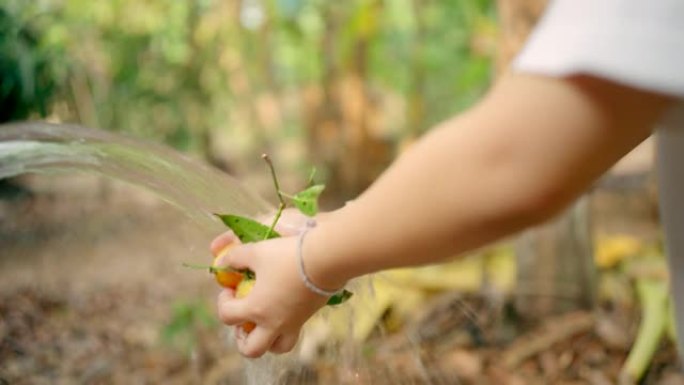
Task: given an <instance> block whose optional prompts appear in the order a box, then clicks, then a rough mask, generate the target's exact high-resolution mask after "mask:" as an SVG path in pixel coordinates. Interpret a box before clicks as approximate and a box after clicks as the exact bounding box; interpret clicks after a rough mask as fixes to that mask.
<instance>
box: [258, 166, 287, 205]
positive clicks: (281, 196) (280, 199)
mask: <svg viewBox="0 0 684 385" xmlns="http://www.w3.org/2000/svg"><path fill="white" fill-rule="evenodd" d="M261 158H262V159H263V160H264V161H265V162H266V164H267V165H268V168H269V169H270V170H271V177H272V178H273V184H274V185H275V190H276V194H278V200H279V201H280V204H281V205H283V206H284V205H285V200H284V199H283V195H282V194H281V192H280V184H279V183H278V177H277V176H276V172H275V167H273V162H272V161H271V158H270V157H269V156H268V154H262V155H261Z"/></svg>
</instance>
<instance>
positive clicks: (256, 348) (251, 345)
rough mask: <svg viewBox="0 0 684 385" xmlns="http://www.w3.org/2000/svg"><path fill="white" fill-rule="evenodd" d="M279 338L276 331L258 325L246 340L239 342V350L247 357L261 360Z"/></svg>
mask: <svg viewBox="0 0 684 385" xmlns="http://www.w3.org/2000/svg"><path fill="white" fill-rule="evenodd" d="M277 337H278V335H276V334H275V332H274V331H272V330H268V329H265V328H262V327H259V326H258V325H257V327H256V329H254V330H252V331H251V332H250V333H249V334H247V336H245V338H241V339H238V340H237V345H238V350H240V353H242V355H243V356H245V357H248V358H259V357H261V356H262V355H264V353H266V352H267V351H268V349H269V348H270V347H271V345H272V344H273V341H275V340H276V338H277Z"/></svg>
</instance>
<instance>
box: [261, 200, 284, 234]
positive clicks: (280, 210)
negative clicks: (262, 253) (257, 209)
mask: <svg viewBox="0 0 684 385" xmlns="http://www.w3.org/2000/svg"><path fill="white" fill-rule="evenodd" d="M283 210H285V203H282V202H281V203H280V204H279V205H278V211H276V215H275V217H273V222H271V227H269V228H268V231H267V232H266V234H265V235H264V240H267V239H268V238H269V237H270V236H271V233H273V229H275V226H276V223H278V220H279V219H280V216H281V215H283Z"/></svg>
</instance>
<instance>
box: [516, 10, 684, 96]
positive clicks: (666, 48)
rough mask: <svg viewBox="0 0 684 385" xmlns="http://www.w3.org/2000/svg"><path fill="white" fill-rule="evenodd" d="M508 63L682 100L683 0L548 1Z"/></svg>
mask: <svg viewBox="0 0 684 385" xmlns="http://www.w3.org/2000/svg"><path fill="white" fill-rule="evenodd" d="M512 66H513V70H514V71H521V72H530V73H537V74H543V75H549V76H567V75H572V74H580V73H582V74H590V75H594V76H598V77H602V78H606V79H609V80H612V81H615V82H618V83H621V84H625V85H629V86H632V87H635V88H641V89H646V90H651V91H655V92H660V93H663V94H668V95H672V96H677V97H680V98H684V0H655V1H648V0H555V1H551V3H550V4H549V6H548V9H547V10H546V12H545V14H544V16H543V17H542V19H541V20H540V21H539V24H538V25H537V27H536V28H535V30H534V31H533V32H532V34H531V36H530V38H529V39H528V41H527V43H526V45H525V47H524V48H523V50H522V51H521V53H520V54H519V55H518V56H517V57H516V59H515V60H514V62H513V64H512Z"/></svg>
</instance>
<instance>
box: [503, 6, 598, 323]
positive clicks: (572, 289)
mask: <svg viewBox="0 0 684 385" xmlns="http://www.w3.org/2000/svg"><path fill="white" fill-rule="evenodd" d="M545 6H546V0H499V1H498V7H499V18H500V25H501V38H500V41H499V55H498V60H497V72H498V73H499V74H501V73H504V72H505V71H506V70H507V66H508V64H509V63H510V61H511V60H512V58H513V57H514V56H515V54H516V53H517V52H518V51H519V50H520V49H521V48H522V46H523V45H524V42H525V40H526V39H527V36H528V35H529V33H530V32H531V30H532V28H533V27H534V24H535V23H536V21H537V20H538V18H539V17H540V16H541V14H542V12H543V10H544V8H545ZM550 129H551V128H550ZM590 214H591V213H590V209H589V203H588V198H587V197H586V196H585V197H582V198H580V199H579V201H578V202H577V203H575V204H574V205H573V206H572V207H571V208H570V209H569V210H568V211H567V212H565V213H564V214H562V215H561V216H560V217H558V218H556V219H554V220H552V221H550V222H549V223H547V224H545V225H542V226H539V227H537V228H534V229H531V230H528V231H527V232H526V233H525V234H523V235H522V236H521V237H520V238H519V239H518V241H517V242H516V255H517V264H518V274H517V286H516V294H515V306H516V309H517V311H518V313H519V314H520V315H521V316H522V317H523V318H524V319H527V320H535V319H539V318H540V317H544V316H547V315H551V314H557V313H562V312H565V311H570V310H577V309H590V308H592V307H593V306H594V305H595V298H596V282H595V267H594V262H593V242H592V236H591V220H590V217H591V215H590Z"/></svg>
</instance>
